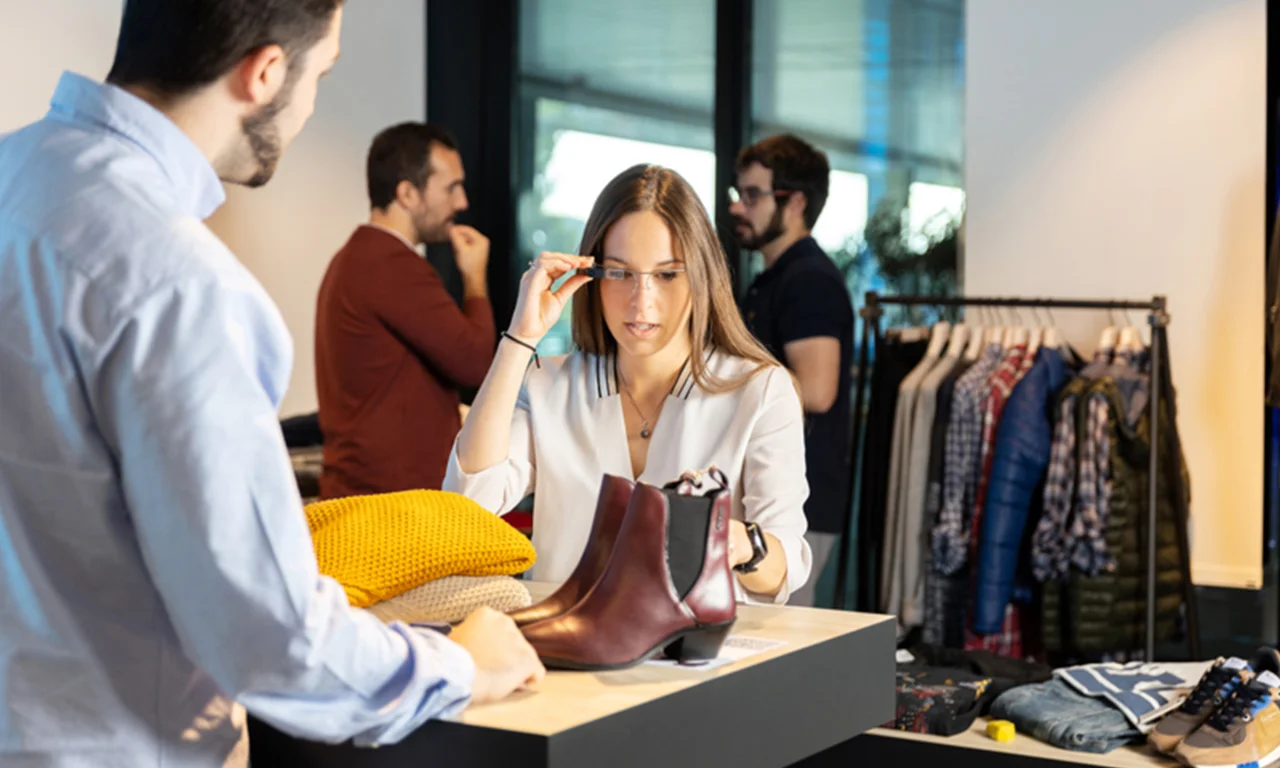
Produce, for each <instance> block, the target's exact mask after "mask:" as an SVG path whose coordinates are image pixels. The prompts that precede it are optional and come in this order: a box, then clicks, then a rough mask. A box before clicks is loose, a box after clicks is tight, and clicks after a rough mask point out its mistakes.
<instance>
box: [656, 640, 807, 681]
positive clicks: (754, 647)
mask: <svg viewBox="0 0 1280 768" xmlns="http://www.w3.org/2000/svg"><path fill="white" fill-rule="evenodd" d="M786 644H787V641H786V640H770V639H768V638H764V637H746V636H743V635H729V636H728V637H727V638H725V641H724V645H722V646H720V655H718V656H717V657H716V658H714V659H711V660H709V661H699V662H692V663H685V664H681V663H680V662H678V661H673V660H671V659H651V660H649V661H646V662H645V666H650V667H677V668H680V669H693V670H699V671H702V672H708V671H710V670H713V669H717V668H719V667H723V666H725V665H727V664H732V663H734V662H735V661H742V660H743V659H746V658H750V657H752V656H755V655H756V654H758V653H764V652H765V651H772V650H774V649H776V648H781V647H783V646H784V645H786Z"/></svg>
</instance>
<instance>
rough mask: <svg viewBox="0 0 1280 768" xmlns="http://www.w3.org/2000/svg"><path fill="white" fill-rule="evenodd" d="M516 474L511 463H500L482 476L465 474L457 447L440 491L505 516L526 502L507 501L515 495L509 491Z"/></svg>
mask: <svg viewBox="0 0 1280 768" xmlns="http://www.w3.org/2000/svg"><path fill="white" fill-rule="evenodd" d="M514 473H515V469H514V467H513V465H512V463H511V459H506V460H504V461H500V462H498V463H497V464H494V465H493V466H492V467H488V468H486V469H482V470H480V471H479V472H474V473H469V472H463V471H462V467H461V466H460V465H459V464H458V447H457V445H456V444H455V445H454V447H453V450H452V451H450V452H449V465H448V467H447V468H446V469H445V473H444V483H443V484H442V485H441V488H442V489H443V490H445V491H449V492H451V493H457V494H461V495H463V496H466V497H467V498H468V499H471V500H472V501H474V502H475V503H477V504H479V505H480V506H482V507H484V508H485V509H487V510H489V511H490V512H493V513H494V514H496V515H505V514H506V513H508V512H510V511H511V510H512V509H514V508H515V506H516V505H517V504H519V503H520V501H521V500H522V499H523V498H524V496H523V495H520V497H519V498H516V499H511V498H508V497H509V496H511V495H514V494H512V493H511V492H510V489H508V488H507V485H509V484H510V481H511V476H512V475H513V474H514Z"/></svg>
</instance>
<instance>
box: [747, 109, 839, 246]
mask: <svg viewBox="0 0 1280 768" xmlns="http://www.w3.org/2000/svg"><path fill="white" fill-rule="evenodd" d="M752 163H759V164H760V165H762V166H764V167H765V168H768V169H769V170H771V171H773V188H774V189H776V190H790V191H793V192H803V193H804V199H805V206H804V224H805V226H806V227H808V228H809V229H813V225H814V224H816V223H817V222H818V214H820V213H822V207H823V206H825V205H826V204H827V190H828V189H829V188H830V185H831V178H830V177H831V165H830V164H829V163H828V162H827V155H826V153H825V152H821V151H819V150H817V149H815V148H814V147H813V145H812V144H810V143H809V142H807V141H805V140H804V139H801V138H799V137H797V136H793V135H791V134H789V133H784V134H782V135H781V136H770V137H769V138H767V139H763V140H761V141H758V142H756V143H755V144H752V145H751V146H749V147H746V148H745V149H743V150H742V152H740V153H739V154H738V163H737V169H738V170H739V171H743V170H746V168H747V166H749V165H751V164H752Z"/></svg>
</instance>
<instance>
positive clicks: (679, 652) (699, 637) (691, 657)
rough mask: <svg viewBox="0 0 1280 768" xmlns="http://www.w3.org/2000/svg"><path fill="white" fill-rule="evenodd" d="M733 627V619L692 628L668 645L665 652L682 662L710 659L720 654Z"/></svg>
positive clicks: (671, 657)
mask: <svg viewBox="0 0 1280 768" xmlns="http://www.w3.org/2000/svg"><path fill="white" fill-rule="evenodd" d="M732 627H733V622H732V621H731V622H729V623H728V624H721V625H719V626H712V627H699V628H698V629H693V630H690V631H689V632H688V634H686V635H684V636H683V637H681V638H680V639H679V640H676V641H675V642H673V643H671V644H670V645H668V646H667V647H666V648H665V649H664V652H665V654H666V656H667V658H669V659H675V660H676V661H679V662H681V663H684V662H689V661H710V660H711V659H714V658H715V657H716V656H718V655H719V654H720V646H722V645H724V641H725V638H726V637H728V636H729V630H730V629H731V628H732Z"/></svg>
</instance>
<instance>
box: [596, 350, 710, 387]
mask: <svg viewBox="0 0 1280 768" xmlns="http://www.w3.org/2000/svg"><path fill="white" fill-rule="evenodd" d="M715 354H716V346H715V345H714V344H712V345H709V346H708V347H707V349H706V362H707V365H711V362H712V359H713V358H714V357H715ZM592 358H593V359H592V361H591V368H592V374H593V375H592V384H593V385H594V386H595V391H596V397H597V398H600V399H603V398H606V397H613V396H614V395H617V394H620V393H621V392H622V386H621V384H620V381H621V379H620V378H619V377H618V354H617V352H606V353H605V354H603V355H593V356H592ZM696 384H697V381H696V380H695V379H694V376H693V365H692V360H685V361H684V365H683V366H681V368H680V373H679V374H677V375H676V380H675V381H674V382H673V383H672V384H671V391H670V392H668V395H669V396H671V397H675V398H679V399H681V400H688V399H689V395H691V394H693V390H694V389H695V385H696Z"/></svg>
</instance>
